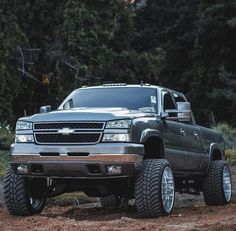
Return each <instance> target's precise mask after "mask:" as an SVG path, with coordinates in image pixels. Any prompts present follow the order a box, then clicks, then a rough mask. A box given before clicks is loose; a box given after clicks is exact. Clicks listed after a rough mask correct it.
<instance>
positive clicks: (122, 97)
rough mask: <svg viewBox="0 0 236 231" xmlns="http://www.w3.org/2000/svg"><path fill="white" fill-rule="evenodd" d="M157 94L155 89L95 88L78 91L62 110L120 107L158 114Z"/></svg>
mask: <svg viewBox="0 0 236 231" xmlns="http://www.w3.org/2000/svg"><path fill="white" fill-rule="evenodd" d="M156 97H157V92H156V89H154V88H140V87H126V88H96V89H95V88H94V89H82V90H76V91H74V92H73V93H72V94H71V95H69V96H68V98H67V99H66V101H65V102H64V104H63V105H61V106H60V107H59V108H60V109H62V108H63V109H70V108H79V107H86V108H87V107H96V108H107V107H109V108H110V107H119V108H127V109H129V110H138V111H141V112H146V113H157V98H156Z"/></svg>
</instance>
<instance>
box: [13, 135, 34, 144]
mask: <svg viewBox="0 0 236 231" xmlns="http://www.w3.org/2000/svg"><path fill="white" fill-rule="evenodd" d="M32 142H34V136H33V135H16V136H15V143H32Z"/></svg>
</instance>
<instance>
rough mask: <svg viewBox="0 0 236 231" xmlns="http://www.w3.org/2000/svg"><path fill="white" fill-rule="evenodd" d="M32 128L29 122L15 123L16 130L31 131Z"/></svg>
mask: <svg viewBox="0 0 236 231" xmlns="http://www.w3.org/2000/svg"><path fill="white" fill-rule="evenodd" d="M32 127H33V126H32V123H31V122H26V121H17V123H16V130H31V129H32Z"/></svg>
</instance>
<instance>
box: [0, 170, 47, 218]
mask: <svg viewBox="0 0 236 231" xmlns="http://www.w3.org/2000/svg"><path fill="white" fill-rule="evenodd" d="M28 182H29V181H28V179H27V178H23V177H21V176H19V175H17V174H16V173H14V171H13V169H12V168H11V166H9V167H8V168H7V170H6V173H5V176H4V187H3V191H4V202H5V206H6V208H7V210H8V211H9V213H10V214H13V215H21V216H27V215H32V214H37V213H40V212H41V211H42V210H43V208H44V205H45V201H46V198H45V197H43V196H42V197H40V198H32V197H30V195H29V193H28Z"/></svg>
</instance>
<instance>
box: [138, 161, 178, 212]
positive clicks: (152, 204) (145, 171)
mask: <svg viewBox="0 0 236 231" xmlns="http://www.w3.org/2000/svg"><path fill="white" fill-rule="evenodd" d="M166 168H168V169H169V170H170V171H171V168H170V165H169V163H168V162H167V161H166V160H164V159H150V160H144V161H143V165H142V167H141V168H140V170H139V174H138V176H137V179H136V182H135V201H136V207H137V211H138V213H139V214H140V215H141V216H142V217H159V216H166V215H169V214H171V212H172V210H173V206H174V197H175V191H174V178H173V180H172V183H173V191H172V192H173V197H172V199H173V200H172V204H171V206H170V210H169V211H166V210H165V207H164V205H163V199H162V176H163V173H164V171H165V169H166ZM171 174H172V177H173V173H172V171H171Z"/></svg>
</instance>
